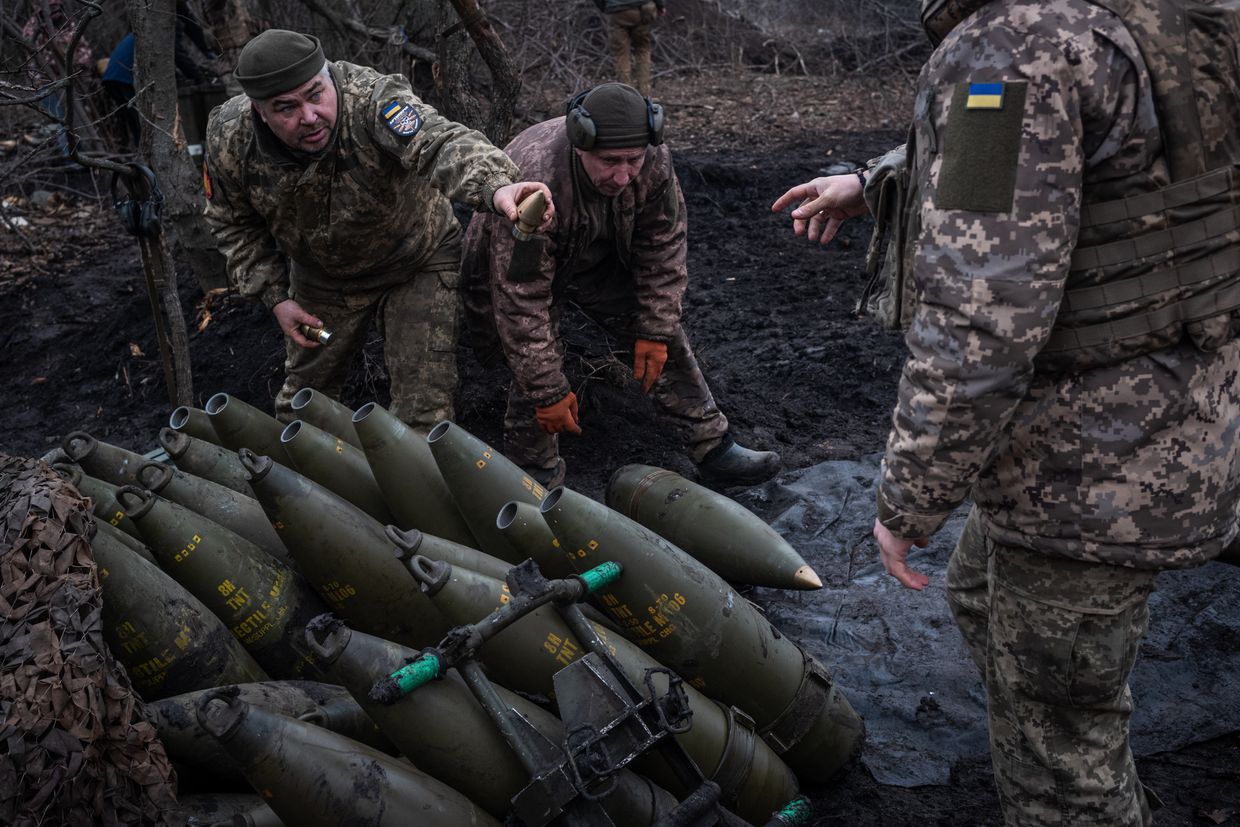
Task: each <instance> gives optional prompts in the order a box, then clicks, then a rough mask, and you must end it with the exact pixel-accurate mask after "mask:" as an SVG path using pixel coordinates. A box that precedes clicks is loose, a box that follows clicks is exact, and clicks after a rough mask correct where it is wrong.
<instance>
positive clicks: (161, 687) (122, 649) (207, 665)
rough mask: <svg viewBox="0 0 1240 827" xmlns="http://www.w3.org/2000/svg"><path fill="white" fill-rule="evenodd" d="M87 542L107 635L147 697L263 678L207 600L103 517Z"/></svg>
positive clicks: (138, 686)
mask: <svg viewBox="0 0 1240 827" xmlns="http://www.w3.org/2000/svg"><path fill="white" fill-rule="evenodd" d="M109 528H110V526H109ZM91 548H92V550H93V552H94V557H95V564H96V566H97V568H98V570H99V588H100V591H101V593H102V594H103V614H102V617H101V620H102V627H103V637H104V640H105V641H107V644H108V647H109V648H110V649H111V650H112V653H113V655H114V656H115V657H116V659H117V660H119V661H120V662H121V663H123V664H124V665H125V670H126V671H127V672H128V673H129V679H130V680H131V681H133V685H134V686H135V687H136V688H137V689H138V690H139V691H140V692H141V693H142V695H143V697H144V698H146V699H147V700H148V701H154V700H156V699H159V698H163V697H165V696H167V695H176V694H178V693H181V692H189V691H192V690H195V689H202V688H204V687H209V686H214V685H216V683H217V682H222V683H233V682H238V681H261V680H266V679H267V674H266V673H265V672H264V671H263V669H262V667H260V666H259V665H258V664H257V663H256V662H255V661H254V658H252V657H251V656H250V655H249V653H247V652H246V651H245V649H244V648H243V647H242V646H241V643H240V642H239V641H238V640H237V639H236V638H235V637H233V636H232V635H231V634H230V633H229V631H228V629H227V628H226V627H225V626H224V624H223V623H222V622H221V621H220V620H219V619H218V618H217V617H216V616H215V615H213V614H211V612H210V611H209V610H208V609H207V607H205V606H203V604H202V603H201V602H199V600H198V599H197V598H196V597H194V596H193V595H191V594H190V593H189V592H187V591H186V589H185V588H184V587H183V586H181V585H180V584H179V583H177V582H176V581H175V580H173V579H172V578H171V577H169V576H168V575H167V574H166V573H165V572H164V571H163V570H162V569H160V568H159V567H158V566H157V565H155V564H154V563H152V562H149V561H147V560H145V559H143V558H142V557H141V556H140V555H138V554H135V553H134V552H133V551H132V550H131V549H129V548H127V547H125V546H124V545H123V544H122V543H121V542H120V541H118V540H117V539H116V538H115V537H114V536H113V535H111V534H110V533H109V532H107V531H104V530H103V527H102V523H97V524H96V532H95V536H94V538H93V539H92V540H91Z"/></svg>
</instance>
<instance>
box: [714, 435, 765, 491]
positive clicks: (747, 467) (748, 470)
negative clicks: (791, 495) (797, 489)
mask: <svg viewBox="0 0 1240 827" xmlns="http://www.w3.org/2000/svg"><path fill="white" fill-rule="evenodd" d="M782 467H783V465H782V463H781V462H780V459H779V454H777V453H775V452H774V451H751V450H749V449H748V448H746V447H744V446H743V445H740V444H738V443H737V442H736V441H735V440H733V439H728V440H727V441H726V442H724V443H723V444H721V445H720V446H719V447H717V448H715V449H714V450H712V451H711V452H710V453H709V454H707V455H706V456H705V457H703V458H702V461H701V462H699V463H698V465H697V470H698V476H699V477H701V479H702V482H705V483H709V484H710V485H716V486H719V487H722V488H728V487H736V486H746V487H748V486H751V485H757V484H759V483H763V482H766V481H767V480H769V479H770V478H771V477H773V476H775V475H776V474H778V473H779V470H780V468H782Z"/></svg>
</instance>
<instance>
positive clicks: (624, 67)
mask: <svg viewBox="0 0 1240 827" xmlns="http://www.w3.org/2000/svg"><path fill="white" fill-rule="evenodd" d="M656 17H658V9H657V8H656V7H655V4H654V3H653V2H651V3H645V4H643V5H642V6H639V7H638V8H635V9H624V10H623V11H618V12H613V13H612V14H609V15H607V47H608V48H609V49H610V50H611V58H612V60H613V61H614V63H615V67H616V80H618V81H620V82H621V83H627V84H628V85H629V86H633V87H636V89H637V90H638V91H639V92H641V93H642V94H643V95H645V96H646V97H650V46H651V38H650V24H652V23H653V22H654V21H655V18H656ZM634 71H636V73H637V77H636V79H635V78H634V77H633V74H634Z"/></svg>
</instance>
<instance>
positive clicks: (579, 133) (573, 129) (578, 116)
mask: <svg viewBox="0 0 1240 827" xmlns="http://www.w3.org/2000/svg"><path fill="white" fill-rule="evenodd" d="M593 91H594V89H593V88H591V89H587V90H585V91H584V92H578V93H577V94H576V95H573V96H572V97H571V98H569V99H568V103H567V105H565V107H564V125H565V127H566V128H567V129H568V141H569V143H571V144H572V145H573V146H575V147H577V148H578V149H584V150H586V151H587V152H588V151H589V150H591V149H593V148H594V142H595V140H596V139H597V138H598V128H597V127H596V126H595V125H594V119H593V118H592V117H590V112H589V110H587V109H586V107H585V100H586V96H588V95H589V94H590V93H591V92H593ZM642 100H644V101H645V102H646V130H647V139H648V140H649V142H650V145H651V146H658V145H659V144H661V143H663V107H662V106H660V105H659V104H657V103H655V102H654V101H652V100H651V99H650V98H647V97H644V96H643V97H642Z"/></svg>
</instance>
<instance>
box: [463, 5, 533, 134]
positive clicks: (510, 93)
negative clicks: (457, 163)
mask: <svg viewBox="0 0 1240 827" xmlns="http://www.w3.org/2000/svg"><path fill="white" fill-rule="evenodd" d="M450 2H451V3H452V6H453V8H455V9H456V13H457V14H458V15H459V16H460V18H461V24H462V25H463V26H464V27H465V29H466V31H468V32H469V36H470V37H471V38H472V39H473V41H474V45H475V46H477V47H478V53H479V54H480V55H482V59H483V61H485V62H486V65H487V69H488V70H490V72H491V82H492V95H491V112H490V115H489V116H488V118H487V125H486V128H485V129H484V130H483V131H484V132H486V135H487V137H488V138H490V139H491V143H493V144H495V145H496V146H503V145H504V144H506V143H508V138H509V133H510V132H511V131H512V113H513V111H514V110H515V109H516V106H517V96H518V95H519V94H520V93H521V76H520V75H519V74H518V73H517V67H516V66H515V65H514V64H513V62H512V59H511V58H510V57H509V56H508V50H507V49H506V48H504V41H502V40H501V39H500V37H499V34H498V33H497V32H496V31H495V28H494V27H493V26H492V25H491V21H490V20H489V19H488V18H487V16H486V13H485V12H483V11H482V9H481V8H479V7H478V0H450Z"/></svg>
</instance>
